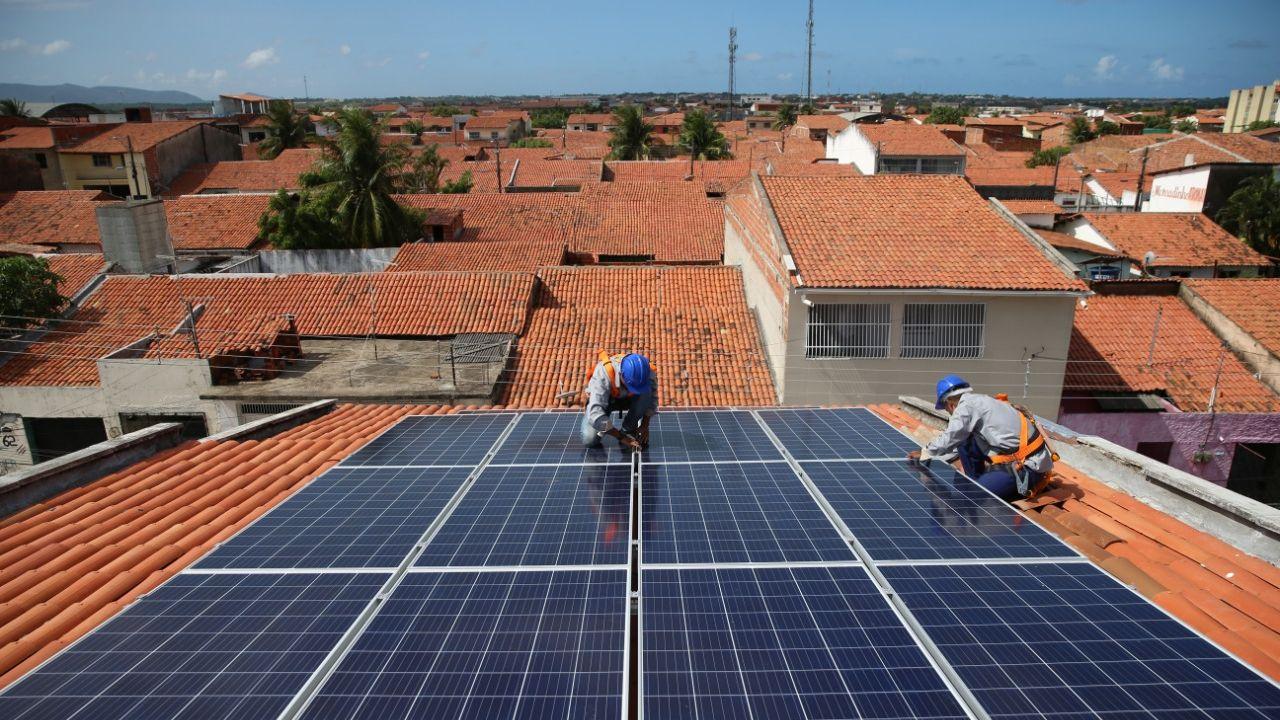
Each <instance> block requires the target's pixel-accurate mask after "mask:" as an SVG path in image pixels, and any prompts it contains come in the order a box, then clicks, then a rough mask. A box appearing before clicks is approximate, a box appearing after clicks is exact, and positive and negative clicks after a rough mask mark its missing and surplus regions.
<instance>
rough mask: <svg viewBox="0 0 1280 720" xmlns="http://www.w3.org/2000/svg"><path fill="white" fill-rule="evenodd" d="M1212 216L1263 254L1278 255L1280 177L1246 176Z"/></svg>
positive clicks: (1279, 247)
mask: <svg viewBox="0 0 1280 720" xmlns="http://www.w3.org/2000/svg"><path fill="white" fill-rule="evenodd" d="M1214 219H1215V220H1217V222H1218V224H1219V225H1221V226H1222V227H1223V228H1224V229H1226V230H1227V231H1228V232H1231V233H1233V234H1235V235H1236V236H1237V237H1239V238H1240V239H1241V240H1244V241H1245V242H1246V243H1248V244H1249V246H1250V247H1252V248H1253V249H1254V250H1257V251H1258V252H1260V253H1262V254H1263V255H1270V256H1271V257H1275V256H1277V255H1280V181H1277V180H1276V179H1275V178H1274V177H1272V176H1271V175H1270V174H1267V175H1259V176H1257V177H1251V178H1249V179H1248V180H1245V181H1244V182H1242V183H1240V185H1239V187H1237V188H1236V190H1235V192H1233V193H1231V197H1229V198H1227V204H1226V205H1223V206H1222V209H1221V210H1219V211H1218V216H1217V217H1216V218H1214Z"/></svg>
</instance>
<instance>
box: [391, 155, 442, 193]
mask: <svg viewBox="0 0 1280 720" xmlns="http://www.w3.org/2000/svg"><path fill="white" fill-rule="evenodd" d="M448 164H449V161H448V160H446V159H444V158H442V157H440V153H438V152H436V146H435V145H428V146H427V147H426V148H424V149H423V151H422V152H420V153H418V156H417V157H415V158H414V159H413V164H412V165H411V166H410V169H409V170H408V171H407V172H405V173H404V174H403V175H401V176H400V183H399V185H400V188H399V189H400V190H401V191H403V192H406V193H437V192H440V174H441V173H442V172H444V169H445V167H446V166H448Z"/></svg>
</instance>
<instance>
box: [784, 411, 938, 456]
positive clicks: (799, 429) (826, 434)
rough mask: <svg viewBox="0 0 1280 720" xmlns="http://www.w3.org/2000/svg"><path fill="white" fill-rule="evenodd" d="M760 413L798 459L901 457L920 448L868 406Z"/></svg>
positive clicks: (788, 450)
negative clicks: (868, 408) (867, 407)
mask: <svg viewBox="0 0 1280 720" xmlns="http://www.w3.org/2000/svg"><path fill="white" fill-rule="evenodd" d="M759 413H760V417H761V419H763V420H764V422H765V424H766V425H768V426H769V429H770V430H772V431H773V434H774V435H776V436H777V437H778V440H780V441H781V442H782V446H783V447H785V448H786V449H787V452H789V453H790V454H791V456H792V457H794V458H795V459H797V460H850V459H865V458H900V457H905V456H906V454H907V452H908V451H911V450H917V449H919V447H920V446H919V445H918V444H916V443H914V442H912V441H911V440H910V439H909V438H907V437H906V436H905V435H903V434H902V433H900V432H898V431H897V430H895V429H894V428H893V426H892V425H890V424H889V423H887V422H885V421H884V420H882V419H880V418H879V417H877V416H876V414H875V413H873V412H871V411H870V410H867V409H866V408H846V409H838V410H818V409H798V410H760V411H759Z"/></svg>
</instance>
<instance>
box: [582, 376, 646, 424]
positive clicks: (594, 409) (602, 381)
mask: <svg viewBox="0 0 1280 720" xmlns="http://www.w3.org/2000/svg"><path fill="white" fill-rule="evenodd" d="M617 365H618V364H617V363H615V365H614V378H615V381H616V383H617V387H619V388H620V389H621V392H620V393H619V397H618V398H617V404H618V405H621V404H622V403H626V404H627V405H626V406H627V407H630V404H631V403H633V402H636V401H641V400H646V401H648V400H650V399H651V402H650V404H649V407H647V408H646V409H645V410H644V414H645V417H653V415H654V413H656V412H658V378H657V377H656V376H655V375H653V374H652V373H651V374H650V375H649V395H650V396H651V398H641V397H639V396H637V395H632V394H630V393H628V392H627V390H626V388H625V387H623V385H622V368H620V367H618V366H617ZM612 388H613V386H612V385H610V383H609V371H608V370H605V368H604V363H602V362H598V363H596V367H595V370H592V371H591V379H590V380H589V381H588V382H587V422H589V423H591V427H593V428H595V429H596V432H604V431H605V430H608V429H609V428H610V427H612V425H613V423H612V422H610V420H609V413H610V411H611V410H612V409H614V408H615V401H614V398H613V393H612ZM629 429H630V428H629Z"/></svg>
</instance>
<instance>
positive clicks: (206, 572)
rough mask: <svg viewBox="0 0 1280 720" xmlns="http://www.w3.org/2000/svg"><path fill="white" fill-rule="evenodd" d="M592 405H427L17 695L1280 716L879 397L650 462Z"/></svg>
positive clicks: (222, 713)
mask: <svg viewBox="0 0 1280 720" xmlns="http://www.w3.org/2000/svg"><path fill="white" fill-rule="evenodd" d="M580 423H581V416H579V415H577V414H574V413H563V412H559V413H523V414H518V415H517V414H513V413H459V414H456V415H446V416H422V417H408V418H405V419H403V420H402V421H401V422H400V423H398V424H397V425H395V426H394V427H392V428H390V429H389V430H388V431H387V432H385V433H383V434H382V435H381V436H379V437H377V438H375V439H374V440H373V441H371V442H370V443H369V444H368V445H366V446H365V447H363V448H361V449H360V450H359V451H358V452H356V453H354V454H353V455H352V456H350V457H349V458H347V459H346V460H345V461H343V462H342V463H340V464H339V465H338V466H337V467H335V468H333V469H331V470H329V471H328V472H327V473H324V474H322V475H321V476H319V477H318V478H316V479H315V480H313V481H312V482H311V483H309V484H308V485H307V486H306V487H304V488H302V489H301V490H299V491H298V492H297V493H295V494H294V495H293V496H292V497H290V498H289V499H287V500H286V501H285V502H283V503H281V504H280V505H278V506H277V507H275V508H274V509H272V510H271V511H269V512H267V513H265V514H264V515H263V516H262V517H261V518H259V519H258V521H256V522H255V523H253V524H251V525H250V526H249V527H247V528H245V529H244V530H243V531H241V532H240V533H239V534H237V535H236V536H234V537H232V538H231V539H229V540H228V541H226V542H224V543H222V544H221V545H220V546H218V547H217V548H215V549H214V550H213V551H212V552H211V553H209V554H208V555H207V556H206V557H205V558H204V559H202V560H201V561H200V562H198V563H197V564H196V566H195V567H194V568H192V569H189V570H186V571H184V572H182V573H179V574H178V575H177V576H175V577H174V578H173V579H171V580H170V581H169V582H167V583H166V584H164V585H162V586H161V587H160V588H158V589H157V590H155V591H153V592H152V593H150V594H149V595H147V596H145V597H144V598H142V599H141V600H139V601H138V602H136V603H134V604H133V605H131V606H130V607H129V608H127V609H126V610H125V611H124V612H122V613H121V614H119V615H118V616H117V617H115V618H114V619H112V620H111V621H109V622H108V623H106V624H104V625H103V626H102V627H100V628H98V629H97V630H95V631H93V632H91V633H89V634H88V635H86V636H85V637H84V638H82V639H81V640H80V641H78V642H76V643H75V644H73V645H72V646H71V647H70V648H68V649H67V650H66V651H64V652H62V653H60V654H59V655H57V656H55V657H54V658H53V659H52V660H50V661H49V662H47V663H45V664H44V665H42V666H41V667H40V668H38V669H37V670H36V671H34V672H32V673H29V674H28V675H27V676H26V677H24V678H23V679H22V680H20V681H19V682H17V683H15V684H14V685H12V686H11V687H10V688H8V689H7V690H6V691H5V692H3V693H0V717H5V718H9V717H13V718H43V717H71V716H74V717H93V718H98V717H138V718H144V717H145V718H160V717H164V718H169V717H183V718H185V717H254V718H258V717H275V716H281V717H308V718H330V717H342V718H408V717H433V718H434V717H450V718H497V717H503V718H623V717H626V716H628V715H629V714H632V713H637V714H638V715H639V716H640V717H644V718H670V717H698V718H722V717H723V718H733V719H734V720H737V719H739V718H753V717H754V718H762V717H800V718H817V717H880V718H960V717H967V716H969V714H970V710H971V708H973V707H975V706H980V708H981V712H983V713H985V714H987V715H990V716H992V717H1001V718H1003V717H1025V716H1040V717H1051V718H1058V717H1061V718H1066V717H1107V718H1121V717H1127V716H1130V715H1132V716H1134V717H1137V716H1144V717H1149V716H1152V715H1154V716H1164V715H1168V716H1171V717H1172V716H1179V717H1181V716H1184V715H1186V716H1192V715H1194V716H1210V717H1266V716H1277V715H1280V689H1278V688H1277V686H1276V685H1275V684H1274V683H1271V682H1270V681H1268V680H1266V679H1264V678H1262V677H1260V676H1259V675H1258V674H1257V673H1255V672H1254V671H1252V670H1250V669H1249V668H1247V667H1246V666H1244V665H1243V664H1241V663H1240V662H1238V661H1237V660H1235V659H1234V658H1232V657H1230V656H1228V655H1226V654H1225V653H1224V652H1223V651H1222V650H1220V649H1219V648H1217V647H1216V646H1214V645H1212V644H1210V643H1208V642H1207V641H1205V640H1204V639H1203V638H1201V637H1200V636H1198V635H1196V634H1195V633H1193V632H1191V631H1190V630H1188V629H1187V628H1186V627H1185V626H1183V625H1182V624H1181V623H1179V622H1177V621H1175V620H1173V619H1171V618H1170V617H1169V616H1167V615H1165V614H1164V613H1163V611H1161V610H1159V609H1158V608H1156V607H1155V606H1153V605H1151V604H1150V603H1148V602H1147V601H1146V600H1144V599H1143V598H1141V597H1140V596H1138V595H1136V594H1135V593H1133V592H1132V591H1130V590H1129V589H1127V588H1125V587H1123V586H1121V585H1120V584H1118V583H1117V582H1115V581H1114V580H1113V579H1111V578H1110V577H1109V576H1107V575H1106V574H1105V573H1102V572H1101V571H1099V570H1098V569H1097V568H1095V567H1094V566H1093V565H1092V564H1090V563H1088V562H1087V561H1086V560H1085V559H1084V558H1083V557H1081V556H1080V555H1078V554H1077V553H1076V552H1075V551H1074V550H1072V549H1071V548H1069V547H1067V546H1066V545H1064V544H1063V543H1061V542H1059V541H1058V540H1057V539H1056V538H1054V537H1053V536H1051V535H1049V534H1048V533H1046V532H1045V531H1044V530H1042V529H1041V528H1040V527H1038V526H1036V525H1034V524H1032V523H1031V522H1029V521H1028V520H1027V519H1026V518H1025V517H1024V516H1022V515H1020V514H1019V513H1017V512H1015V511H1014V510H1013V509H1012V508H1010V507H1009V506H1008V505H1006V504H1004V503H1003V502H1001V501H999V500H997V499H996V498H994V497H993V496H991V495H990V493H988V492H987V491H986V490H984V489H982V488H981V487H979V486H977V485H976V484H974V483H972V482H971V481H970V480H968V479H967V478H965V477H963V476H962V475H960V474H958V473H955V472H952V471H950V470H949V468H947V467H945V466H937V467H933V468H922V467H916V466H911V465H908V464H907V463H906V462H904V460H903V459H902V457H903V455H904V453H905V452H906V451H908V450H909V449H912V448H914V447H915V444H914V443H913V442H912V441H911V440H910V439H908V438H907V437H906V436H904V435H902V434H901V433H899V432H898V431H897V430H895V429H894V428H893V427H892V426H890V425H889V424H887V423H885V422H883V421H882V420H880V419H879V418H878V417H876V416H875V415H873V414H872V413H870V412H869V411H866V410H863V409H854V410H813V409H777V410H763V411H755V412H752V411H732V410H724V411H686V412H663V413H660V414H659V415H658V416H656V417H655V419H654V422H653V426H652V432H651V435H650V439H651V446H650V448H649V449H648V450H647V451H645V452H644V453H642V454H641V456H638V457H636V456H633V454H632V453H629V452H626V451H623V450H622V449H621V448H619V447H618V446H617V443H616V441H614V440H612V439H608V438H606V440H605V443H604V446H603V447H601V448H598V449H588V448H583V447H581V444H580V440H579V439H578V434H579V433H578V429H579V427H580ZM633 593H634V597H633ZM633 600H634V602H633ZM633 653H634V657H635V660H632V656H633ZM635 706H638V707H635Z"/></svg>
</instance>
